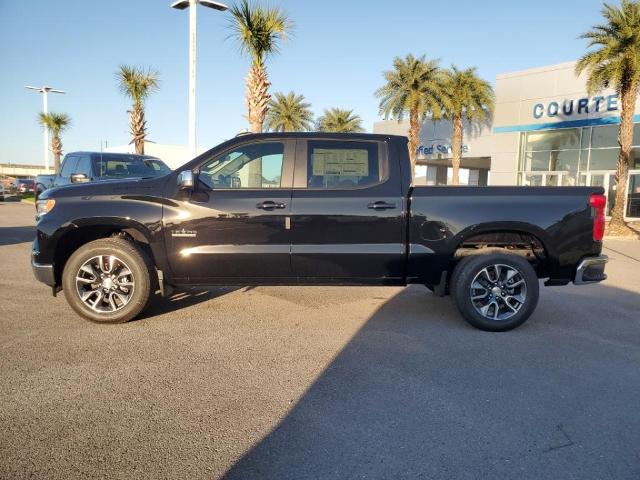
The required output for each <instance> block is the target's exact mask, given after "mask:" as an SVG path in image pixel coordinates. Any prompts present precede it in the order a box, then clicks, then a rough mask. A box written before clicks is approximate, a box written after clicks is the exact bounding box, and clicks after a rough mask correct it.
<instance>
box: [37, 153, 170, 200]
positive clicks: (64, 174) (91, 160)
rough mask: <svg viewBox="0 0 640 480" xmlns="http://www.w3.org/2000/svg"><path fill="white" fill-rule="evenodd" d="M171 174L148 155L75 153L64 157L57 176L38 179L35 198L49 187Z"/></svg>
mask: <svg viewBox="0 0 640 480" xmlns="http://www.w3.org/2000/svg"><path fill="white" fill-rule="evenodd" d="M170 171H171V169H170V168H169V167H168V166H167V165H166V164H165V163H164V162H163V161H162V160H160V159H159V158H156V157H151V156H148V155H134V154H129V153H107V152H72V153H68V154H67V155H65V157H64V159H63V160H62V163H61V165H60V172H59V173H58V174H56V175H38V176H37V177H36V187H35V189H36V199H37V198H39V197H40V195H41V194H42V192H44V191H46V190H48V189H50V188H53V187H61V186H63V185H69V184H71V183H87V182H99V181H103V180H113V179H123V178H151V177H159V176H163V175H166V174H167V173H169V172H170Z"/></svg>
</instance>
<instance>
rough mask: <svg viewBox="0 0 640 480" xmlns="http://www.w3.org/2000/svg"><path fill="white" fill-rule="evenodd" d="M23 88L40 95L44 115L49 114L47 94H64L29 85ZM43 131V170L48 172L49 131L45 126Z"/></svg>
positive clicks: (52, 89) (59, 91)
mask: <svg viewBox="0 0 640 480" xmlns="http://www.w3.org/2000/svg"><path fill="white" fill-rule="evenodd" d="M24 88H28V89H29V90H36V91H37V92H40V93H41V94H42V112H43V113H44V114H45V115H46V114H47V113H49V92H53V93H65V92H64V91H62V90H56V89H54V88H51V87H45V86H43V87H32V86H29V85H25V87H24ZM43 131H44V134H43V135H44V168H45V169H46V170H47V171H49V129H48V128H47V126H46V125H43Z"/></svg>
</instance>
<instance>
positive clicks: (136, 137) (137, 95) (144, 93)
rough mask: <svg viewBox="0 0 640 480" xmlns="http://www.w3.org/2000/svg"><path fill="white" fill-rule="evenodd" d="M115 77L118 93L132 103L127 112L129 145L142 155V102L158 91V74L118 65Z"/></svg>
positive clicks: (145, 127)
mask: <svg viewBox="0 0 640 480" xmlns="http://www.w3.org/2000/svg"><path fill="white" fill-rule="evenodd" d="M115 75H116V80H117V81H118V87H119V88H120V91H121V92H122V94H123V95H124V96H126V97H129V98H130V99H131V101H132V105H131V110H129V111H128V112H129V129H130V130H131V137H132V139H131V143H133V144H134V145H135V147H136V153H137V154H139V155H144V141H145V137H146V136H147V121H146V120H145V118H144V102H145V100H146V99H147V98H148V97H149V95H150V94H151V93H153V92H155V91H156V90H157V89H158V83H159V82H158V72H156V71H155V70H151V69H144V68H142V67H135V66H129V65H120V68H119V69H118V71H117V72H116V74H115Z"/></svg>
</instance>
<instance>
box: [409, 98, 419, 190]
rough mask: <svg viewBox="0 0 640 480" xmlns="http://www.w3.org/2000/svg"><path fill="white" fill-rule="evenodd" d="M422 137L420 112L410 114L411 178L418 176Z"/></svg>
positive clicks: (412, 111) (413, 111) (414, 111)
mask: <svg viewBox="0 0 640 480" xmlns="http://www.w3.org/2000/svg"><path fill="white" fill-rule="evenodd" d="M419 137H420V120H419V119H418V111H417V110H411V111H410V112H409V160H410V162H411V178H412V179H413V178H414V177H415V175H416V160H417V158H416V157H417V155H418V140H419Z"/></svg>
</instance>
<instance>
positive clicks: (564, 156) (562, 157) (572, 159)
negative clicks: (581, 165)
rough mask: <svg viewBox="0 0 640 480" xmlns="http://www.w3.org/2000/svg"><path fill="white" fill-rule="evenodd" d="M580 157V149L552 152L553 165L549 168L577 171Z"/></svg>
mask: <svg viewBox="0 0 640 480" xmlns="http://www.w3.org/2000/svg"><path fill="white" fill-rule="evenodd" d="M579 158H580V151H579V150H563V151H560V152H551V167H550V168H549V170H568V171H570V172H577V171H578V162H579Z"/></svg>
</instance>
